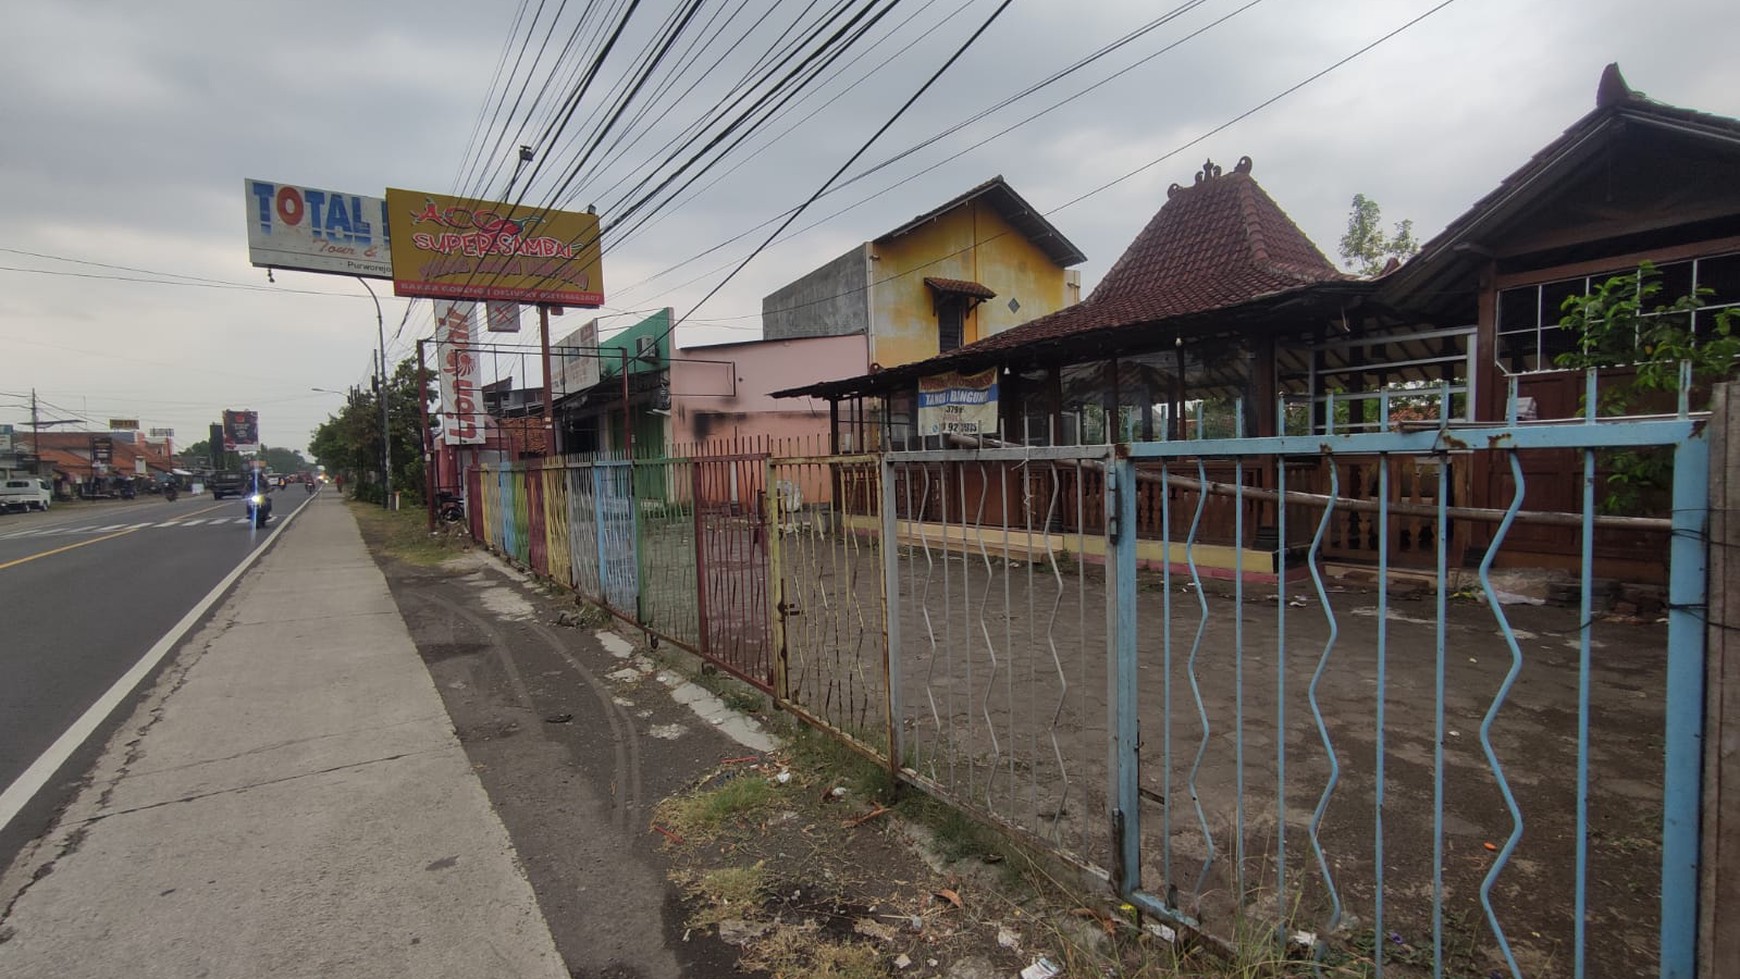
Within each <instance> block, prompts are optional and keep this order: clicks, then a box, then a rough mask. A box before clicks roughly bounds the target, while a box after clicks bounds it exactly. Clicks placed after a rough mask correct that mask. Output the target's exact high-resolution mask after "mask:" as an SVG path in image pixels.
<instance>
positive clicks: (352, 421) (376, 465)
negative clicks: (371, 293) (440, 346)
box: [308, 357, 435, 502]
mask: <svg viewBox="0 0 1740 979" xmlns="http://www.w3.org/2000/svg"><path fill="white" fill-rule="evenodd" d="M434 376H435V375H434V373H433V372H432V371H428V370H425V371H424V372H423V383H422V384H421V385H419V384H418V383H417V361H416V358H414V357H408V358H406V359H405V360H403V361H401V362H400V363H399V365H398V366H397V367H396V368H394V370H393V376H392V379H391V380H390V381H389V382H388V384H387V415H388V420H389V430H390V434H391V438H392V448H393V472H392V488H393V489H394V490H397V491H399V492H400V493H403V494H405V495H406V496H407V497H408V498H410V499H412V500H415V501H421V500H422V498H423V431H422V424H423V418H422V405H423V404H424V403H427V401H428V400H429V399H430V398H431V396H432V392H431V391H430V390H429V385H430V383H431V382H432V381H433V380H434ZM419 398H421V399H422V400H421V401H420V400H419ZM308 450H309V452H311V453H313V455H314V458H315V459H316V460H317V461H318V462H319V463H320V464H321V465H323V466H325V467H326V468H327V470H328V471H329V472H333V473H349V474H350V480H351V484H352V485H354V486H356V487H357V488H358V493H359V495H361V496H362V497H364V498H368V497H373V499H374V500H375V501H376V502H379V500H380V499H381V496H380V492H381V491H380V489H379V487H378V486H375V485H371V484H365V483H364V482H363V480H362V479H359V478H358V476H359V475H365V474H366V475H367V476H371V477H372V476H375V475H376V474H378V473H379V472H380V467H381V402H380V399H379V394H378V393H377V392H375V391H366V390H359V391H353V392H351V395H350V399H349V400H348V401H347V402H346V403H345V406H344V407H343V408H341V409H339V411H338V413H337V414H335V415H332V416H330V417H328V418H327V420H326V421H324V422H321V423H320V427H319V428H317V429H316V430H315V432H314V438H313V440H312V441H311V442H309V445H308ZM365 485H368V487H369V488H367V489H365V488H364V486H365Z"/></svg>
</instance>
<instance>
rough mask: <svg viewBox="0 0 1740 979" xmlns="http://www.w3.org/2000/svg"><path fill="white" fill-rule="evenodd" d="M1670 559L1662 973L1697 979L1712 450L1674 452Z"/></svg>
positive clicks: (1698, 442) (1669, 978)
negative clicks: (1695, 975) (1695, 972)
mask: <svg viewBox="0 0 1740 979" xmlns="http://www.w3.org/2000/svg"><path fill="white" fill-rule="evenodd" d="M1673 478H1674V483H1673V522H1674V531H1673V538H1672V540H1671V542H1670V544H1669V554H1668V568H1669V572H1668V574H1669V577H1668V626H1667V632H1668V635H1667V644H1668V649H1667V750H1666V754H1667V763H1666V770H1665V771H1664V773H1663V777H1662V799H1663V805H1662V846H1661V868H1662V869H1661V878H1662V879H1661V974H1662V977H1663V979H1692V976H1693V969H1694V967H1695V965H1696V957H1697V939H1698V861H1699V859H1700V854H1699V839H1698V830H1699V823H1698V820H1699V816H1700V813H1701V809H1702V789H1703V784H1702V777H1703V747H1704V745H1703V741H1704V730H1703V720H1704V718H1703V712H1704V641H1705V635H1704V621H1703V620H1704V618H1705V611H1706V608H1707V605H1706V599H1707V596H1706V594H1705V585H1706V579H1705V574H1706V571H1707V570H1708V564H1707V562H1708V555H1707V554H1706V552H1705V547H1704V542H1705V537H1706V535H1707V533H1708V530H1709V499H1708V493H1709V484H1710V445H1709V442H1708V441H1707V440H1706V439H1705V438H1704V437H1703V436H1702V435H1699V436H1698V437H1697V438H1693V439H1688V440H1686V441H1685V442H1682V443H1680V444H1679V445H1677V446H1675V447H1674V477H1673Z"/></svg>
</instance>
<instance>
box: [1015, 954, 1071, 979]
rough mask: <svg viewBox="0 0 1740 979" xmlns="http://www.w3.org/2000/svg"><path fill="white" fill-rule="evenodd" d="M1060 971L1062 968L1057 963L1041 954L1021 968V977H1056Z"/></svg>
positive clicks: (1029, 978)
mask: <svg viewBox="0 0 1740 979" xmlns="http://www.w3.org/2000/svg"><path fill="white" fill-rule="evenodd" d="M1062 973H1063V970H1062V969H1061V968H1059V967H1058V965H1057V963H1055V962H1053V961H1051V960H1050V959H1048V958H1045V957H1044V956H1041V957H1039V958H1038V959H1035V960H1034V962H1033V964H1032V965H1030V966H1028V967H1027V968H1025V969H1022V970H1021V979H1056V977H1057V976H1058V975H1061V974H1062Z"/></svg>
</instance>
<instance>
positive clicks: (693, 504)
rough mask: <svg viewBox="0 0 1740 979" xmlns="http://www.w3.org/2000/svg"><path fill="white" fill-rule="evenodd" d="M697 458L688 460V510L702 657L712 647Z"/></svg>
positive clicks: (700, 488) (698, 458)
mask: <svg viewBox="0 0 1740 979" xmlns="http://www.w3.org/2000/svg"><path fill="white" fill-rule="evenodd" d="M701 470H702V463H701V459H700V457H699V456H696V457H694V458H692V459H690V460H689V509H690V510H691V511H693V513H694V517H695V620H696V622H697V623H699V626H700V627H699V628H698V629H696V630H695V631H696V632H697V633H698V636H697V638H698V639H699V640H700V641H699V643H698V645H699V647H700V650H701V655H702V656H710V655H712V652H713V647H712V645H711V643H710V642H709V641H708V637H707V633H708V632H709V631H711V630H709V629H708V628H707V518H706V515H705V514H703V513H702V511H701V496H702V494H703V492H704V491H705V487H704V486H703V485H702V484H703V483H704V481H705V479H704V476H703V475H702V471H701Z"/></svg>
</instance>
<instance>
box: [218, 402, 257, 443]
mask: <svg viewBox="0 0 1740 979" xmlns="http://www.w3.org/2000/svg"><path fill="white" fill-rule="evenodd" d="M224 451H225V452H258V451H260V413H259V412H257V411H248V410H246V409H243V410H233V409H228V408H226V409H224Z"/></svg>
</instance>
